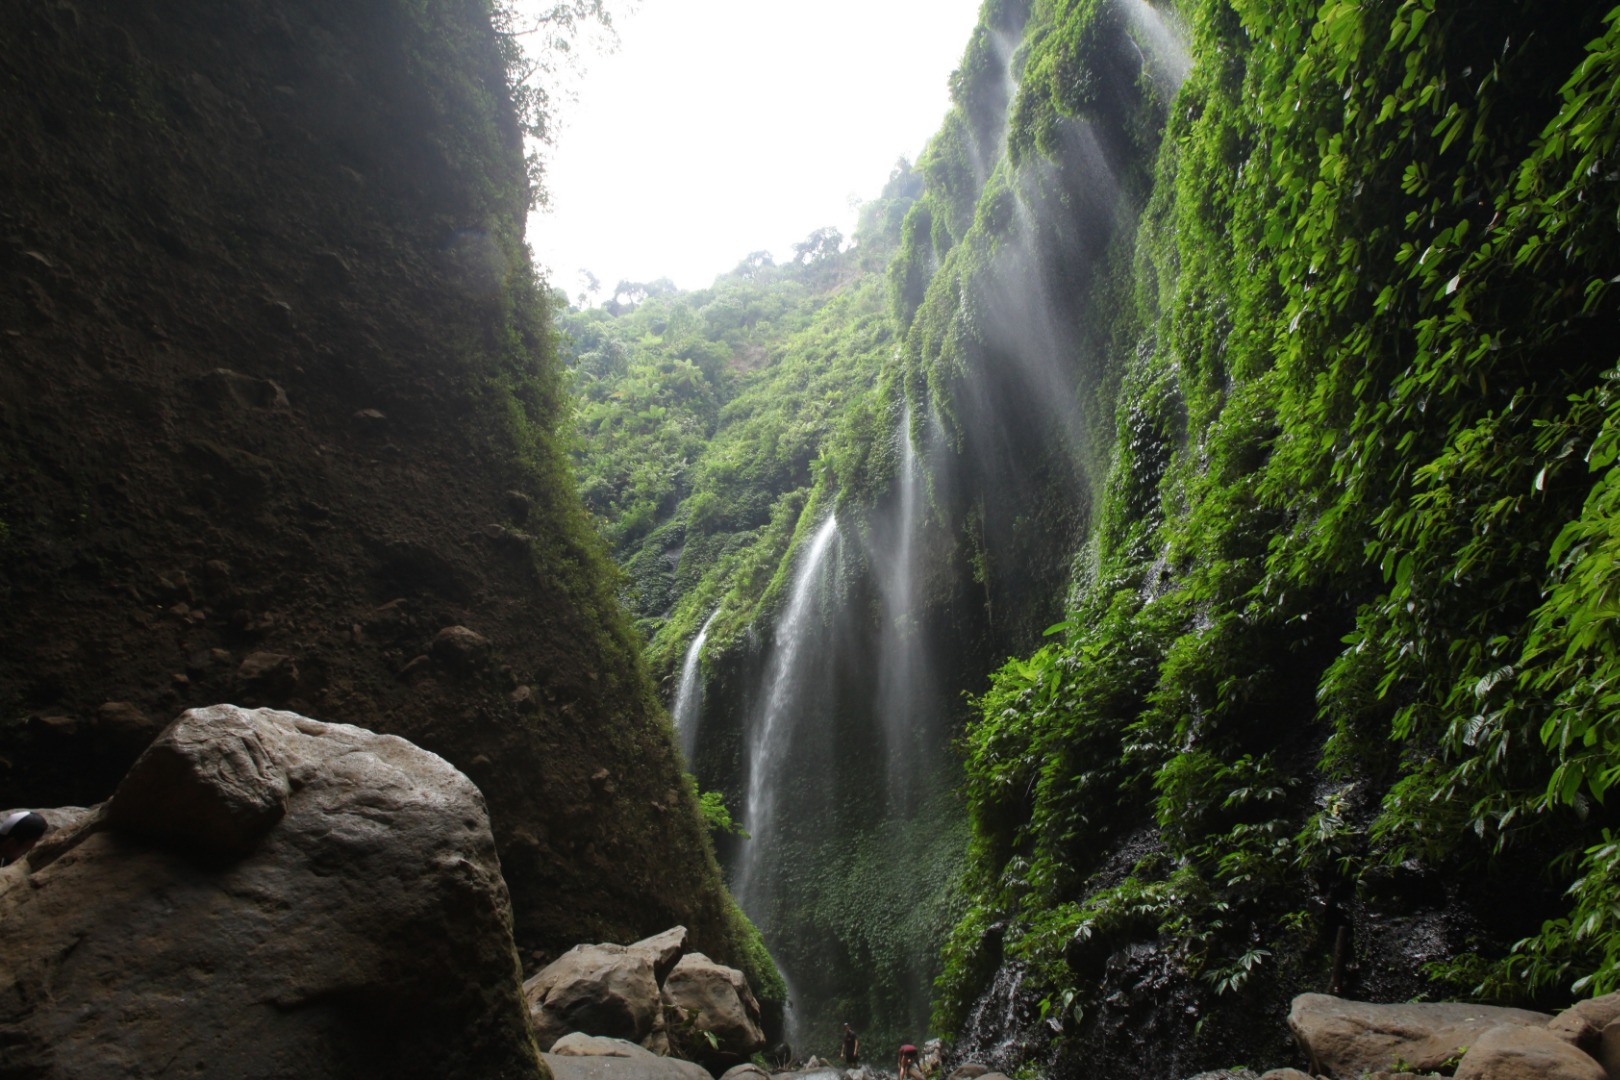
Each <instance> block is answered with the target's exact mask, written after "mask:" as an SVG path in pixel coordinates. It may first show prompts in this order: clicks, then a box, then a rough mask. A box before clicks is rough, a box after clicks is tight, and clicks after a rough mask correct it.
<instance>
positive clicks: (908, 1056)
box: [896, 1043, 923, 1080]
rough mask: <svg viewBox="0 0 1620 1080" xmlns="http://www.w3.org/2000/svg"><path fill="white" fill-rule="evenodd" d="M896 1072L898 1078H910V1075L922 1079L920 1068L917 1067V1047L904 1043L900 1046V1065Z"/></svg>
mask: <svg viewBox="0 0 1620 1080" xmlns="http://www.w3.org/2000/svg"><path fill="white" fill-rule="evenodd" d="M896 1072H897V1073H898V1074H899V1076H900V1080H911V1078H912V1077H916V1078H917V1080H923V1074H922V1070H921V1069H919V1068H917V1048H916V1047H915V1046H912V1045H911V1044H910V1043H906V1044H905V1045H904V1046H902V1047H901V1048H900V1067H899V1069H897V1070H896Z"/></svg>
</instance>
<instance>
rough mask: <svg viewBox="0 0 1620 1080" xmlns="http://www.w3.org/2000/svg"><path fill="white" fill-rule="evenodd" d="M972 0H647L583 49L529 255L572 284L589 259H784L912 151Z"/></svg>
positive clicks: (841, 221) (532, 226) (606, 276)
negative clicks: (761, 253) (612, 36)
mask: <svg viewBox="0 0 1620 1080" xmlns="http://www.w3.org/2000/svg"><path fill="white" fill-rule="evenodd" d="M978 10H979V0H820V2H818V3H816V4H786V3H780V2H772V0H647V2H646V3H645V4H643V5H642V6H641V8H640V9H639V10H637V11H635V12H633V13H631V14H630V15H627V16H621V17H620V19H619V21H618V31H619V37H620V48H619V49H618V51H617V52H615V53H612V54H609V55H606V56H600V55H599V56H594V57H592V58H590V59H589V60H588V61H587V70H586V71H585V73H584V75H583V77H582V78H580V79H579V81H578V90H577V94H578V97H577V100H575V101H572V102H567V103H564V104H563V105H562V106H561V107H560V111H561V117H560V119H561V122H562V130H561V131H560V132H559V133H558V135H557V137H556V140H555V143H556V145H555V146H554V148H553V150H552V153H551V154H550V164H549V167H548V171H547V176H546V186H547V188H548V190H549V191H550V196H551V207H550V209H549V211H542V212H538V213H536V214H535V215H534V216H533V217H532V218H531V219H530V222H529V242H530V244H531V245H532V247H533V249H534V253H535V257H536V259H537V260H538V261H539V262H540V263H541V264H542V265H543V266H545V267H547V268H548V269H549V272H550V279H551V282H552V284H553V285H555V286H557V287H558V288H561V289H563V290H564V291H566V292H567V293H568V295H569V296H577V295H578V294H579V292H580V291H581V289H582V287H583V282H584V277H583V274H582V271H586V270H589V271H590V272H591V273H593V274H595V275H596V277H597V278H598V279H599V280H600V282H601V284H602V287H603V290H604V291H605V292H611V291H612V289H613V286H614V284H615V283H617V282H618V281H621V280H628V281H653V280H656V279H658V278H665V277H667V278H670V279H671V280H673V281H674V282H675V284H676V285H677V286H679V287H681V288H685V289H695V288H703V287H706V286H708V285H709V284H710V283H711V282H712V281H713V280H714V278H715V276H716V275H718V274H722V273H725V272H726V271H728V270H730V269H731V268H732V267H734V266H736V265H737V263H739V262H740V261H741V260H742V258H743V257H744V256H745V255H747V254H749V253H750V252H753V251H758V250H761V249H766V250H769V251H771V252H772V254H773V255H774V256H775V257H776V258H777V260H778V261H781V260H783V259H785V258H788V257H790V254H791V251H792V246H793V244H794V243H795V242H796V241H798V240H802V239H804V237H806V236H808V235H809V234H810V233H811V232H813V231H814V230H816V229H818V228H821V227H824V226H827V225H832V226H836V227H837V228H838V229H840V230H841V231H842V232H843V233H844V235H845V236H846V237H847V236H848V235H849V234H850V233H851V231H852V230H853V228H854V224H855V215H856V211H855V208H854V204H855V203H858V202H859V201H861V200H866V199H872V198H875V197H876V196H877V194H878V192H879V191H880V189H881V188H882V186H883V183H884V181H885V180H887V179H888V176H889V172H890V170H891V169H892V168H893V166H894V162H895V160H896V159H897V158H899V157H902V156H904V157H908V158H911V159H913V160H915V158H916V156H917V155H918V154H919V153H920V152H921V151H922V148H923V146H924V144H925V143H926V142H927V141H928V139H929V137H930V136H932V135H933V133H934V132H935V131H936V130H937V129H938V127H939V124H940V121H941V120H942V119H943V118H944V115H945V112H946V110H947V109H948V108H949V105H950V95H949V90H948V86H947V82H948V79H949V76H950V73H951V71H952V70H954V69H955V68H956V66H957V64H958V63H959V61H960V60H961V56H962V51H963V49H964V48H965V47H966V45H967V41H968V36H969V34H970V33H971V32H972V29H973V26H974V23H975V21H976V20H977V17H978Z"/></svg>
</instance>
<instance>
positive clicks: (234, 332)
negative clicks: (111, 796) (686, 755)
mask: <svg viewBox="0 0 1620 1080" xmlns="http://www.w3.org/2000/svg"><path fill="white" fill-rule="evenodd" d="M0 51H3V53H4V55H5V56H6V65H5V71H4V75H3V76H0V78H3V80H4V83H3V88H0V146H3V147H4V149H3V151H0V189H3V190H4V191H5V192H6V198H5V200H4V201H3V204H0V273H3V274H4V277H5V281H6V287H5V288H4V289H3V290H0V473H3V475H4V476H5V478H6V481H5V485H4V488H3V490H0V728H3V745H4V749H3V751H0V791H3V793H4V794H3V796H0V802H4V803H5V804H6V805H18V804H23V805H30V804H37V805H50V804H60V803H88V802H92V801H95V800H99V799H102V798H104V797H105V796H106V795H107V794H108V792H109V790H110V788H111V785H112V783H113V782H114V781H115V779H116V778H117V777H118V776H119V775H121V773H122V771H123V769H124V768H125V767H126V766H127V765H128V763H129V762H130V760H131V759H132V758H133V756H134V754H135V753H136V752H138V751H139V749H140V748H141V746H142V745H144V743H145V741H146V740H148V739H149V738H150V737H151V735H152V734H153V733H154V732H155V731H156V730H157V729H158V728H159V727H161V726H162V724H164V723H165V722H167V720H169V719H170V718H171V717H172V716H173V715H175V714H176V713H177V712H178V711H179V710H180V709H182V708H184V707H186V706H189V705H199V704H211V703H214V702H218V701H232V702H238V703H241V704H245V705H258V704H271V705H277V706H286V707H290V708H293V709H296V710H298V711H301V712H305V713H307V714H309V715H312V716H315V717H318V718H320V719H324V720H329V721H341V722H347V723H354V724H359V725H362V726H365V727H369V728H374V729H377V730H380V731H387V732H392V733H395V734H399V735H402V736H404V737H406V738H408V739H411V740H412V741H414V742H417V743H418V744H420V745H422V746H424V747H426V748H428V749H430V750H433V751H436V752H438V753H440V754H442V755H443V756H445V757H446V758H448V759H449V760H450V761H451V762H452V763H454V764H455V765H457V766H459V767H460V768H461V769H462V770H464V771H465V772H466V773H467V774H468V775H469V776H471V777H472V778H473V780H474V781H476V782H477V783H478V784H479V786H480V787H481V788H482V789H483V791H484V793H485V795H486V797H487V798H488V800H489V803H490V810H491V816H492V818H493V823H494V828H495V833H496V836H497V839H498V842H499V846H500V854H501V860H502V865H503V869H504V872H505V874H506V876H507V879H508V881H509V883H510V886H511V892H512V898H513V904H514V909H515V913H516V923H517V935H518V941H519V945H520V947H521V948H522V949H523V951H524V955H525V961H526V962H533V961H534V960H536V959H538V958H539V957H544V956H549V955H551V954H554V953H556V952H558V951H559V950H561V949H563V948H566V947H567V946H569V945H571V944H573V943H575V942H577V941H582V940H601V939H615V940H621V939H628V938H630V937H633V936H635V935H639V934H643V933H647V932H652V931H657V930H660V929H663V928H665V927H667V926H669V925H671V924H673V923H684V924H686V925H687V926H689V927H691V928H692V930H693V931H694V934H695V936H696V944H697V946H698V947H699V948H702V949H705V950H707V951H710V952H712V953H714V954H716V955H718V956H722V957H727V958H729V959H731V960H733V961H738V962H744V963H745V964H746V965H747V966H749V967H750V968H751V969H753V971H752V973H753V974H755V975H756V982H757V981H758V980H757V976H758V975H759V974H760V973H761V972H762V970H763V968H762V966H761V963H758V962H754V961H753V960H751V959H750V957H749V956H745V955H744V954H745V953H746V952H748V947H747V945H746V939H747V934H746V933H745V932H744V931H742V930H740V929H739V927H738V924H737V923H736V921H735V916H734V912H733V909H732V907H731V905H730V902H729V899H728V898H727V897H726V895H725V893H724V890H723V889H722V887H721V885H720V882H719V876H718V873H717V871H716V869H715V864H714V861H713V857H712V855H711V854H710V851H709V848H708V845H707V841H706V839H705V837H704V833H703V830H702V827H701V825H700V823H699V821H698V818H697V814H696V812H695V808H694V805H693V802H692V798H691V796H690V794H689V793H688V792H687V791H686V790H685V788H684V786H683V784H682V782H681V778H680V774H679V770H678V768H677V764H676V758H675V754H674V752H673V749H672V744H671V736H670V730H669V726H668V722H667V720H666V718H665V716H664V714H663V711H662V710H661V708H660V707H659V706H658V704H657V702H656V700H655V698H654V695H653V693H652V690H651V687H650V683H649V681H648V679H647V676H646V674H645V671H644V668H643V666H642V664H641V661H640V660H639V658H638V652H637V647H636V645H635V643H634V640H633V637H632V635H631V634H630V633H629V632H628V630H627V628H626V625H625V623H624V621H623V619H622V617H621V615H620V614H619V611H618V607H617V604H616V602H615V599H614V595H613V585H612V581H613V577H612V574H611V569H610V567H609V564H608V563H607V562H606V561H605V560H604V558H603V557H602V555H601V554H600V552H599V550H598V547H599V545H598V542H597V540H596V539H595V536H594V534H593V532H592V530H591V529H590V527H589V524H588V521H587V520H586V518H585V517H584V515H583V513H582V511H581V510H580V508H579V506H578V502H577V499H576V497H575V495H574V492H573V487H572V480H571V478H570V475H569V472H568V470H567V468H566V465H565V462H564V460H563V459H562V458H561V457H560V456H559V455H558V453H557V452H556V449H555V447H554V444H553V428H554V426H555V424H556V422H557V419H558V413H559V409H560V406H561V397H560V392H559V387H558V375H557V371H556V366H555V361H554V358H553V351H552V344H551V338H550V334H551V331H550V324H549V317H548V313H547V308H546V301H545V298H544V295H543V292H542V290H541V288H540V287H539V285H538V283H537V282H536V280H535V278H534V275H533V272H532V270H531V268H530V266H529V263H528V259H527V254H526V252H525V250H524V248H523V244H522V221H523V216H524V213H525V211H526V206H527V193H526V189H525V181H524V168H523V161H522V148H521V140H520V135H519V129H518V124H517V121H516V118H515V117H514V115H513V112H512V108H511V105H510V101H509V98H508V95H507V91H506V82H505V69H504V66H503V63H502V60H501V54H500V50H499V49H498V47H497V40H496V38H495V35H494V34H493V32H492V30H491V28H490V21H489V12H488V10H487V8H486V6H485V5H484V4H483V3H481V2H479V0H364V2H355V3H344V4H326V3H316V2H313V0H311V2H300V0H285V2H279V0H278V2H272V0H263V2H255V0H243V2H239V3H232V4H228V5H221V4H216V3H211V2H204V0H195V2H187V0H134V2H126V0H118V2H110V0H109V2H95V0H83V2H78V3H67V2H61V3H42V4H32V5H26V6H24V7H21V8H18V9H17V10H15V11H13V12H11V13H10V14H8V15H7V17H6V19H5V22H4V25H3V27H0ZM451 626H464V627H467V628H469V629H470V630H472V631H474V632H476V634H478V635H480V636H481V637H482V639H484V641H483V643H480V642H479V641H478V640H477V639H464V640H462V642H461V644H462V645H464V646H465V647H464V648H456V647H454V646H455V643H454V642H443V643H441V644H440V645H439V646H438V647H434V646H433V644H432V643H433V641H434V638H435V636H436V635H437V634H438V632H439V631H440V630H441V629H443V628H446V627H451ZM424 657H425V658H426V659H422V658H424ZM250 658H255V659H254V660H253V662H251V663H247V664H246V666H244V662H245V661H248V660H249V659H250ZM278 658H279V659H278ZM763 963H768V961H765V962H763Z"/></svg>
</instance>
